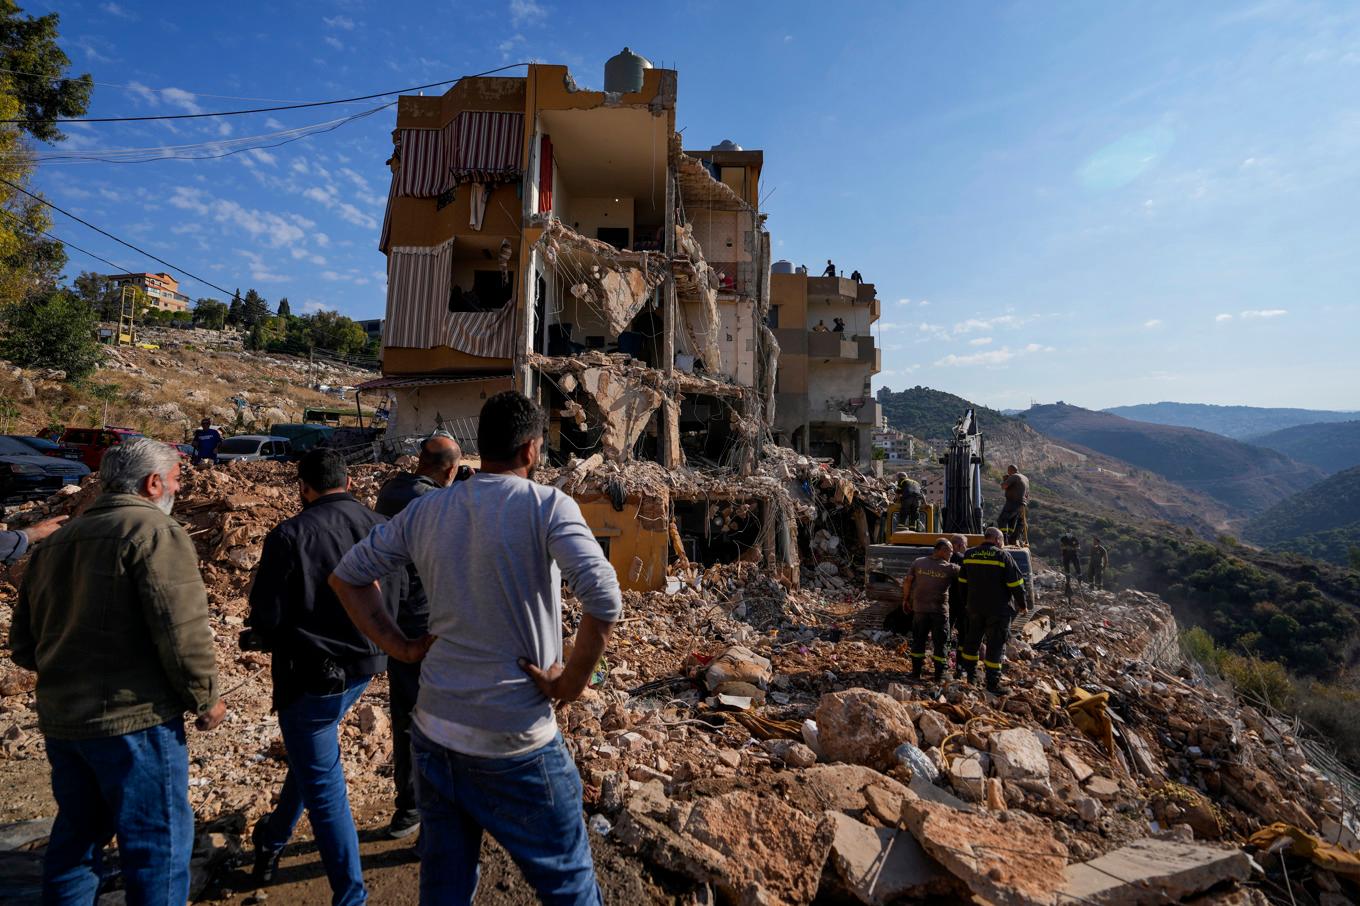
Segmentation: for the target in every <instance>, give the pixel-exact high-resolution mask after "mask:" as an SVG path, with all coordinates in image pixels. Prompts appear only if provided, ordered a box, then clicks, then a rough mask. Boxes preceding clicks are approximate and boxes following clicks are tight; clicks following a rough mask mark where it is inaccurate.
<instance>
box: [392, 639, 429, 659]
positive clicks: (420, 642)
mask: <svg viewBox="0 0 1360 906" xmlns="http://www.w3.org/2000/svg"><path fill="white" fill-rule="evenodd" d="M434 640H435V636H432V635H430V634H428V633H427V634H425V635H423V636H421V637H420V638H418V639H406V640H405V643H404V644H402V645H400V646H398V650H397V651H394V652H392V653H391V654H390V655H389V657H394V658H396V659H397V660H399V661H401V662H402V663H404V664H419V663H420V662H421V661H423V660H424V659H425V655H426V654H428V653H429V651H430V646H431V645H433V644H434Z"/></svg>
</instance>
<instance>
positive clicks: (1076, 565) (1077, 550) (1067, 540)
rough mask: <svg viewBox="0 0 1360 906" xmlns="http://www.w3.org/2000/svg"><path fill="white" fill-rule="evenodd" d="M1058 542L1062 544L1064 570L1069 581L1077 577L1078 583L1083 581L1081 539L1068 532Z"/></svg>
mask: <svg viewBox="0 0 1360 906" xmlns="http://www.w3.org/2000/svg"><path fill="white" fill-rule="evenodd" d="M1058 544H1059V545H1061V546H1062V571H1063V575H1064V576H1066V577H1067V579H1068V581H1071V580H1072V579H1073V578H1076V580H1077V582H1078V584H1080V582H1081V541H1079V540H1078V539H1077V536H1076V535H1074V534H1072V533H1071V532H1068V533H1066V534H1065V535H1063V536H1062V537H1061V538H1059V539H1058Z"/></svg>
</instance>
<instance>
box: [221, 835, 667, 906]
mask: <svg viewBox="0 0 1360 906" xmlns="http://www.w3.org/2000/svg"><path fill="white" fill-rule="evenodd" d="M386 818H387V816H386V815H373V816H372V817H371V820H368V821H362V820H361V822H360V827H361V828H367V829H361V830H360V832H359V845H360V850H361V852H362V853H363V864H364V879H365V881H366V882H367V883H368V896H369V901H370V902H371V903H375V904H384V906H386V904H396V906H402V904H412V903H418V902H419V901H420V890H419V884H420V863H419V862H418V861H417V859H416V856H415V850H414V848H413V846H412V841H411V840H388V839H386V837H384V836H383V829H384V827H385V826H386ZM299 830H306V826H305V819H304V824H303V826H301V827H300V828H299ZM591 847H592V849H593V851H594V855H595V870H596V873H597V874H598V876H599V879H600V889H601V891H602V892H603V893H604V901H605V902H606V903H618V904H629V906H634V904H636V906H663V904H675V903H682V902H684V903H688V902H693V898H692V896H690V895H689V891H690V890H691V889H692V886H691V885H687V884H686V883H684V882H679V883H677V882H676V881H675V880H673V879H669V878H667V879H658V878H655V877H653V876H652V875H651V874H650V872H649V871H648V870H647V869H646V868H645V867H644V866H643V865H642V864H641V863H639V862H637V861H635V860H633V859H631V858H628V857H627V856H626V855H624V854H623V853H622V852H621V851H620V850H619V849H618V847H616V846H615V845H614V844H612V843H611V842H609V841H608V840H605V839H602V838H600V837H599V836H597V835H595V834H591ZM250 858H251V853H250V852H249V851H247V852H246V853H244V854H243V855H242V856H240V857H238V858H237V860H236V862H237V864H236V865H235V866H234V867H233V868H230V869H228V870H225V871H222V872H220V873H219V874H218V876H217V878H216V879H215V881H214V883H213V884H211V885H210V886H209V888H208V890H207V892H206V893H205V895H204V896H203V897H201V898H200V899H199V900H198V902H200V903H212V904H228V903H239V904H242V906H244V904H247V903H252V902H258V901H257V900H255V899H253V897H254V893H255V890H254V887H253V886H252V884H251V880H250V867H251V862H250ZM262 892H264V893H265V894H266V898H265V901H266V902H273V903H280V904H282V903H286V904H288V906H328V904H329V903H330V901H331V891H330V886H329V885H328V884H327V882H326V872H325V869H324V868H323V867H322V865H321V858H320V856H318V855H317V851H316V845H315V843H313V841H312V840H311V838H310V836H307V837H305V838H303V837H297V838H294V841H293V843H291V844H290V845H289V847H288V849H287V850H286V851H285V852H284V856H283V860H282V861H281V862H280V863H279V872H278V875H277V876H276V877H275V880H274V883H273V884H271V885H270V886H268V887H266V888H263V891H262ZM474 902H475V903H476V904H478V906H492V904H495V906H535V904H537V903H538V898H537V897H536V896H535V895H534V892H533V889H532V888H530V887H529V885H528V884H527V883H525V881H524V877H523V875H521V874H520V872H519V869H518V868H516V867H515V865H514V863H513V862H511V861H510V857H509V856H508V855H507V854H506V852H505V850H503V849H501V848H500V847H499V846H498V845H496V844H495V843H494V842H492V841H491V839H490V838H487V839H486V840H485V842H484V843H483V844H482V880H481V886H480V887H479V888H478V890H477V898H476V900H475V901H474Z"/></svg>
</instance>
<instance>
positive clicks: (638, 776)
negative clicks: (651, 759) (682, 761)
mask: <svg viewBox="0 0 1360 906" xmlns="http://www.w3.org/2000/svg"><path fill="white" fill-rule="evenodd" d="M628 776H629V777H630V778H631V779H633V780H639V781H642V782H643V783H646V782H647V781H649V780H656V781H659V782H661V783H670V782H671V781H672V780H673V779H674V778H672V777H671V775H670V774H664V773H662V772H661V771H658V770H657V769H656V768H650V767H648V766H647V765H645V764H635V765H633V766H632V767H631V768H629V769H628Z"/></svg>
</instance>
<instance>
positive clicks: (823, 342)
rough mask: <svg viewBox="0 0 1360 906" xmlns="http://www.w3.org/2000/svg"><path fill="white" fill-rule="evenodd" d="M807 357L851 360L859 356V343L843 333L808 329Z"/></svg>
mask: <svg viewBox="0 0 1360 906" xmlns="http://www.w3.org/2000/svg"><path fill="white" fill-rule="evenodd" d="M871 339H872V338H871ZM808 357H809V358H814V359H829V360H835V361H845V362H853V361H855V360H856V359H858V358H859V344H858V343H856V342H855V341H854V340H853V339H850V338H849V337H847V336H846V335H845V334H843V333H836V332H834V331H817V330H814V331H809V332H808Z"/></svg>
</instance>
